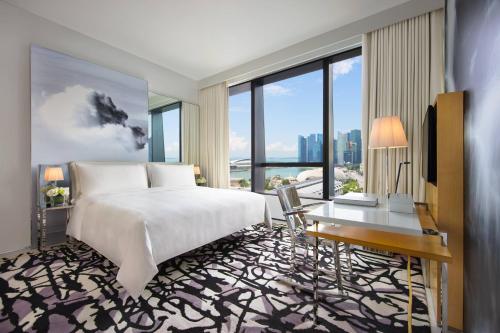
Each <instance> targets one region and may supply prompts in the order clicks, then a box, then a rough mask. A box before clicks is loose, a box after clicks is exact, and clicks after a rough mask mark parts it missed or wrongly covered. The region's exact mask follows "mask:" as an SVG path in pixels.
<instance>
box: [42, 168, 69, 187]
mask: <svg viewBox="0 0 500 333" xmlns="http://www.w3.org/2000/svg"><path fill="white" fill-rule="evenodd" d="M43 179H44V180H45V181H46V182H54V186H57V181H58V180H64V175H63V170H62V168H61V167H47V168H46V169H45V173H44V175H43Z"/></svg>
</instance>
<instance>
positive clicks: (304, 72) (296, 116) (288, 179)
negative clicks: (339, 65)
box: [253, 61, 324, 198]
mask: <svg viewBox="0 0 500 333" xmlns="http://www.w3.org/2000/svg"><path fill="white" fill-rule="evenodd" d="M322 68H323V63H322V62H321V61H319V62H315V63H311V64H308V65H305V66H300V67H297V68H293V69H290V70H286V71H283V72H279V73H277V74H274V75H271V76H267V77H265V78H263V79H262V80H260V82H255V84H254V95H253V98H254V105H255V109H254V122H255V132H254V141H253V143H254V156H253V160H254V167H253V173H254V177H253V179H254V182H253V189H254V190H255V191H257V192H264V193H275V189H276V188H277V187H279V186H281V185H287V184H295V185H296V186H297V188H298V190H299V193H300V194H301V195H303V196H308V197H315V198H322V197H323V191H324V188H323V184H324V182H323V174H324V162H323V160H324V158H323V149H324V145H323V123H324V119H323V118H324V112H323V111H324V110H323V69H322Z"/></svg>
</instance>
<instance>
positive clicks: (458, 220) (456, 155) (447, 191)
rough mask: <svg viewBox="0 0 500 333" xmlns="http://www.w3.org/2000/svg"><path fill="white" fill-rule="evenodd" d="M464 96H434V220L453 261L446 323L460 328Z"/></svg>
mask: <svg viewBox="0 0 500 333" xmlns="http://www.w3.org/2000/svg"><path fill="white" fill-rule="evenodd" d="M463 100H464V95H463V92H453V93H446V94H439V95H438V97H437V219H436V222H437V224H438V228H439V230H440V231H442V232H446V233H447V234H448V248H449V249H450V252H451V254H452V256H453V262H452V263H451V264H450V265H449V267H448V272H449V281H448V295H449V298H448V311H449V312H448V313H449V315H448V321H449V325H450V326H451V327H453V328H455V329H458V330H462V329H463V289H464V281H463V277H464V268H463V251H464V248H463V242H464V239H463V238H464V111H463V110H464V108H463ZM432 195H433V194H431V196H432Z"/></svg>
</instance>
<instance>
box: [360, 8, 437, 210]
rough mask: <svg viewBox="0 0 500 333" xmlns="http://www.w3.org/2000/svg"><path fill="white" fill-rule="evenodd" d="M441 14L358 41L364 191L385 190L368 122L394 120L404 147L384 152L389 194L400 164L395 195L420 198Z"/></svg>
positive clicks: (381, 165)
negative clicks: (400, 127) (403, 164)
mask: <svg viewBox="0 0 500 333" xmlns="http://www.w3.org/2000/svg"><path fill="white" fill-rule="evenodd" d="M443 35H444V13H443V10H438V11H435V12H432V13H427V14H424V15H421V16H418V17H415V18H412V19H409V20H405V21H402V22H399V23H396V24H393V25H390V26H388V27H385V28H382V29H379V30H375V31H372V32H370V33H367V34H365V35H364V36H363V115H362V123H363V124H362V126H363V131H362V132H363V133H362V135H363V138H362V139H363V142H365V144H363V161H364V174H365V177H364V182H365V183H364V188H365V191H367V192H372V193H380V194H382V193H383V192H384V188H385V185H384V184H385V174H386V172H385V168H386V166H385V162H384V154H385V151H383V150H368V149H367V147H368V144H367V143H368V137H369V133H370V129H371V125H372V123H373V120H374V119H375V118H377V117H381V116H389V115H393V116H399V117H400V119H401V122H402V123H403V126H404V128H405V132H406V136H407V138H408V145H409V146H408V148H406V149H390V150H389V161H390V163H389V189H390V191H391V192H394V189H395V184H396V172H397V167H398V164H399V162H401V161H410V162H411V164H410V165H409V166H407V167H405V168H404V169H402V171H401V179H400V183H399V184H400V185H399V186H400V187H399V192H403V193H409V194H412V195H413V198H414V200H416V201H423V200H424V199H425V182H424V180H423V178H422V176H421V174H422V173H421V168H422V156H421V155H422V124H423V121H424V117H425V112H426V110H427V106H428V105H429V104H433V103H434V98H435V96H436V94H437V93H439V92H443V91H444V83H443V82H444V61H443V58H444V36H443Z"/></svg>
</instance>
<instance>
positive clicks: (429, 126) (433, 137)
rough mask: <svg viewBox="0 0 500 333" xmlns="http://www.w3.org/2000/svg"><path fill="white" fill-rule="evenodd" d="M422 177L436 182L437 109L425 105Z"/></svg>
mask: <svg viewBox="0 0 500 333" xmlns="http://www.w3.org/2000/svg"><path fill="white" fill-rule="evenodd" d="M422 144H423V145H422V177H424V179H425V180H426V181H427V182H429V183H433V184H437V110H436V108H434V107H433V106H432V105H429V106H428V107H427V112H426V114H425V119H424V125H423V142H422Z"/></svg>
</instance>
